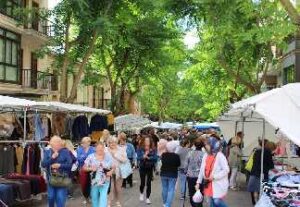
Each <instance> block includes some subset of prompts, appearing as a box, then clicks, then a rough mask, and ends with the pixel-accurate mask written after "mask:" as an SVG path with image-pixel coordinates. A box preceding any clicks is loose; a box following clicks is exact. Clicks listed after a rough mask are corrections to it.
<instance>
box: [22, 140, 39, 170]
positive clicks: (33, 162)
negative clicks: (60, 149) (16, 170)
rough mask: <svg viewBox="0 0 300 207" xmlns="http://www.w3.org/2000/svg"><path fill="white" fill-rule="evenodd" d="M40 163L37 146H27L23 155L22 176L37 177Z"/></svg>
mask: <svg viewBox="0 0 300 207" xmlns="http://www.w3.org/2000/svg"><path fill="white" fill-rule="evenodd" d="M40 162H41V150H40V147H39V146H38V144H32V145H27V146H26V147H25V149H24V153H23V162H22V174H24V175H39V174H41V169H40Z"/></svg>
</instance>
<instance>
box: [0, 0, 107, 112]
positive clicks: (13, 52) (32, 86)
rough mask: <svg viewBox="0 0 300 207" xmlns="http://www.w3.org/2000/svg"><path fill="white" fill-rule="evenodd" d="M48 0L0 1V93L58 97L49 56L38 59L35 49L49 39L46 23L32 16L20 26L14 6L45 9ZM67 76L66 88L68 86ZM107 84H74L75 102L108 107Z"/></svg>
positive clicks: (55, 78)
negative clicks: (76, 85)
mask: <svg viewBox="0 0 300 207" xmlns="http://www.w3.org/2000/svg"><path fill="white" fill-rule="evenodd" d="M50 1H51V0H0V94H1V95H9V96H15V97H22V98H28V99H33V100H49V101H50V100H59V84H58V83H59V77H58V76H57V75H56V74H54V73H53V70H52V69H51V63H52V61H53V57H50V56H46V57H44V58H38V57H36V55H35V52H36V51H37V50H38V49H40V48H41V47H42V46H43V45H44V44H46V43H47V41H49V38H50V35H51V25H50V24H49V22H47V21H44V20H40V19H38V18H35V19H33V20H32V21H31V22H29V23H28V24H24V25H20V21H18V16H17V15H16V12H15V11H16V9H17V8H29V9H31V8H35V9H39V8H44V9H47V8H48V5H49V2H50ZM72 81H73V77H72V75H70V77H69V81H68V88H69V91H70V88H71V86H72ZM110 99H111V98H110V87H109V84H108V82H107V81H103V84H100V85H99V86H97V87H95V86H85V85H82V84H81V85H80V86H79V87H78V93H77V100H76V103H79V104H83V105H88V106H91V107H97V108H105V109H108V108H109V103H110Z"/></svg>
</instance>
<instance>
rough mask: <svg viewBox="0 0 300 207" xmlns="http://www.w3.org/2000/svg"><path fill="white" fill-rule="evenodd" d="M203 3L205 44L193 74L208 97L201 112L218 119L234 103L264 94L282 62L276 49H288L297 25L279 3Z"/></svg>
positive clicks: (201, 24)
mask: <svg viewBox="0 0 300 207" xmlns="http://www.w3.org/2000/svg"><path fill="white" fill-rule="evenodd" d="M201 6H202V7H203V8H205V12H204V13H203V12H201V13H200V14H199V15H197V18H198V19H196V20H197V21H198V22H196V23H197V25H198V31H199V36H200V43H199V47H198V48H197V50H196V51H195V53H194V54H193V56H192V58H193V61H194V63H195V64H194V65H193V66H192V67H191V69H190V70H189V72H190V77H197V78H195V81H196V83H195V90H196V91H198V93H200V94H201V95H202V97H203V99H204V100H203V101H204V107H203V108H201V109H200V112H201V111H207V112H209V114H208V116H207V117H210V118H216V117H217V116H218V115H219V113H221V112H222V111H223V110H224V108H226V106H227V105H228V103H229V102H231V103H233V102H236V101H239V100H241V99H242V98H244V97H245V96H248V95H253V94H257V93H260V91H261V87H262V84H263V83H264V81H265V78H266V76H267V73H268V71H269V70H270V69H272V66H273V65H275V64H276V62H277V59H276V58H277V57H276V56H275V55H274V51H273V49H274V48H282V49H283V48H285V46H286V44H285V38H286V37H288V36H289V35H290V34H291V33H293V32H294V31H295V27H294V26H293V25H292V23H291V21H289V19H287V18H286V14H285V12H284V11H282V9H281V8H280V7H279V5H278V4H277V3H276V2H270V1H264V0H261V1H243V0H235V1H230V2H227V1H220V2H218V3H216V2H209V1H206V2H205V3H203V4H202V5H201ZM197 73H199V75H198V76H197ZM207 80H211V81H207ZM199 82H200V83H199ZM203 84H204V85H203ZM208 94H210V96H212V97H213V99H211V98H209V97H207V96H208ZM224 96H225V97H224Z"/></svg>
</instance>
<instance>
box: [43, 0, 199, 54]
mask: <svg viewBox="0 0 300 207" xmlns="http://www.w3.org/2000/svg"><path fill="white" fill-rule="evenodd" d="M60 1H61V0H49V1H48V4H49V8H50V9H53V8H54V7H55V6H56V5H57V4H58V3H59V2H60ZM183 42H184V44H185V45H186V46H187V48H188V49H193V47H195V45H196V44H197V43H198V42H199V37H198V36H197V30H196V29H192V30H191V31H188V32H186V34H185V36H184V39H183Z"/></svg>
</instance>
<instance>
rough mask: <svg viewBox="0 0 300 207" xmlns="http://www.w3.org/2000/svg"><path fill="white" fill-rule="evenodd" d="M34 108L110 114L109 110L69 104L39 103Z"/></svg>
mask: <svg viewBox="0 0 300 207" xmlns="http://www.w3.org/2000/svg"><path fill="white" fill-rule="evenodd" d="M34 107H36V108H47V109H48V110H49V111H60V112H79V113H98V114H109V113H111V112H110V111H108V110H103V109H96V108H91V107H87V106H82V105H77V104H69V103H62V102H55V101H50V102H37V103H36V104H35V105H34Z"/></svg>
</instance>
